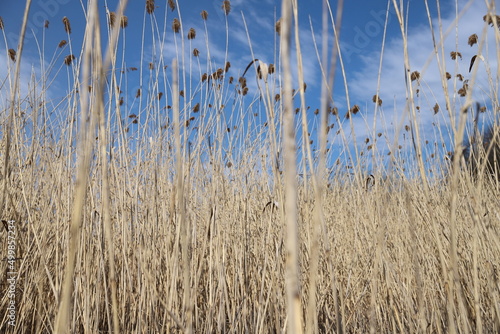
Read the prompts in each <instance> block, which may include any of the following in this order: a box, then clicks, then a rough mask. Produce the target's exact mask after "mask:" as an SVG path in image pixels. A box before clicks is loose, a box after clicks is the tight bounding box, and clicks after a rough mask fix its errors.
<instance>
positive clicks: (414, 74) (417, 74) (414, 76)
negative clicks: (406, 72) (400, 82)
mask: <svg viewBox="0 0 500 334" xmlns="http://www.w3.org/2000/svg"><path fill="white" fill-rule="evenodd" d="M410 79H411V81H415V80H418V79H420V72H419V71H413V72H411V75H410Z"/></svg>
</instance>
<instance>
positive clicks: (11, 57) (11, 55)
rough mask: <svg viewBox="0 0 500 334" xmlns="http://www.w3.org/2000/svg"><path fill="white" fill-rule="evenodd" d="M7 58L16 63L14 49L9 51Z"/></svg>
mask: <svg viewBox="0 0 500 334" xmlns="http://www.w3.org/2000/svg"><path fill="white" fill-rule="evenodd" d="M9 58H10V60H12V61H13V62H15V61H16V50H14V49H9Z"/></svg>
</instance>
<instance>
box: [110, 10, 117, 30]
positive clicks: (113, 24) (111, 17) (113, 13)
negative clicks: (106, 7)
mask: <svg viewBox="0 0 500 334" xmlns="http://www.w3.org/2000/svg"><path fill="white" fill-rule="evenodd" d="M115 21H116V14H115V12H109V25H110V26H112V27H114V26H115Z"/></svg>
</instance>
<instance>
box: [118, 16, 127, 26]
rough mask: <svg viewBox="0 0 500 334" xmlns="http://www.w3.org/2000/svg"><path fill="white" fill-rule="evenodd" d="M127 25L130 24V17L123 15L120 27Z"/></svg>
mask: <svg viewBox="0 0 500 334" xmlns="http://www.w3.org/2000/svg"><path fill="white" fill-rule="evenodd" d="M127 26H128V17H126V16H125V15H123V16H122V18H121V20H120V28H127Z"/></svg>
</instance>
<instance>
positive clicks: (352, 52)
mask: <svg viewBox="0 0 500 334" xmlns="http://www.w3.org/2000/svg"><path fill="white" fill-rule="evenodd" d="M398 2H399V1H398ZM117 3H118V1H117V0H110V1H99V8H100V14H101V19H102V27H103V28H105V27H106V22H105V21H104V20H105V17H106V16H105V13H106V8H109V10H111V11H115V10H116V6H117ZM298 3H299V28H300V40H301V46H302V52H303V60H304V69H305V82H306V83H307V87H308V88H307V91H306V105H307V106H310V110H309V111H308V119H309V122H310V125H309V126H310V129H309V131H310V132H311V133H313V138H314V134H315V128H316V127H317V122H318V119H319V117H317V116H315V115H314V114H313V113H312V111H313V110H315V109H316V108H319V107H320V106H319V92H320V89H321V74H320V67H319V65H318V60H317V56H316V52H315V46H314V42H313V38H312V35H313V32H312V31H311V25H312V29H313V30H314V35H315V36H316V42H317V43H318V44H320V43H321V17H322V1H320V0H315V1H301V0H299V1H298ZM457 3H458V8H455V1H451V0H444V1H441V2H440V5H441V16H442V22H441V23H442V26H443V31H447V30H448V29H449V34H448V35H447V37H446V39H445V41H444V52H445V55H446V57H445V59H446V68H447V71H448V72H450V73H451V74H452V75H453V78H452V79H451V80H450V81H449V84H450V85H451V86H453V85H456V86H457V87H460V86H461V85H462V82H460V81H459V80H458V79H456V77H455V74H456V73H461V74H463V76H464V77H465V78H466V79H468V78H470V74H469V73H468V67H469V61H470V58H471V57H472V56H473V55H474V54H476V53H477V45H475V46H473V47H470V46H469V45H467V39H468V37H469V36H470V35H471V34H473V33H477V34H478V35H479V36H480V38H481V37H482V36H483V35H482V31H483V28H484V22H483V20H482V17H483V15H485V14H486V12H487V10H486V7H485V4H484V1H468V2H467V1H463V0H460V1H458V2H457ZM221 4H222V1H219V0H217V1H213V0H211V1H195V0H187V1H179V8H178V9H176V10H174V11H173V12H172V11H171V10H170V9H169V8H168V6H167V1H166V0H161V1H158V0H156V6H157V8H156V10H155V12H154V15H148V14H145V10H144V9H145V1H142V0H130V1H129V5H128V7H127V10H126V15H127V17H128V27H127V28H126V29H124V30H123V35H122V39H121V41H120V43H121V44H120V45H121V46H123V45H125V50H126V51H125V53H123V54H120V56H119V58H122V57H123V61H124V67H127V68H130V67H137V68H139V69H141V68H142V70H143V71H144V73H146V72H147V68H148V64H149V62H154V63H157V64H160V63H162V64H164V65H170V63H171V60H172V59H173V58H174V57H180V54H181V53H182V51H179V50H180V45H181V44H180V38H178V37H173V34H172V30H171V24H172V20H173V19H174V18H178V17H181V18H182V27H183V32H184V34H187V32H188V30H189V29H190V28H194V29H196V32H197V37H196V38H195V39H193V40H191V41H188V40H185V43H186V44H185V51H184V52H185V55H186V58H190V59H192V57H190V55H191V52H192V49H193V48H198V49H199V50H200V59H206V52H207V48H206V39H205V32H204V31H205V28H204V21H203V20H202V19H201V17H200V12H201V11H202V10H206V11H207V12H208V20H207V21H206V24H207V31H208V41H209V42H208V43H209V50H210V54H211V60H212V62H211V66H212V67H211V68H210V69H208V70H210V71H212V70H215V69H216V68H218V67H224V61H225V54H226V44H225V38H226V17H225V15H224V14H223V12H222V10H221ZM85 5H86V4H85V3H83V4H82V3H81V2H80V1H76V0H34V1H33V4H32V9H31V12H30V19H29V25H28V32H27V37H26V44H25V53H24V55H23V63H22V64H23V67H22V82H23V85H22V86H23V87H24V89H26V90H27V89H28V88H27V83H28V82H29V78H30V76H31V74H32V73H35V75H37V76H40V70H39V68H40V64H41V63H44V64H45V65H48V64H49V63H50V62H51V59H54V58H56V59H57V61H54V64H55V65H54V68H53V69H52V70H51V72H50V73H52V74H51V75H52V76H53V77H54V79H55V80H54V82H53V83H52V85H51V87H50V89H49V91H48V95H49V97H51V98H52V99H54V101H57V99H59V100H60V99H63V98H64V96H66V94H68V92H69V88H68V87H69V86H68V81H71V80H70V79H68V75H67V72H66V71H67V69H66V67H65V66H64V65H63V64H62V63H63V62H62V60H63V59H64V57H65V56H66V55H68V54H70V53H73V54H75V55H76V56H77V57H78V56H79V54H80V49H79V48H80V47H81V44H82V40H83V31H84V26H85V16H84V14H83V8H84V6H85ZM280 6H281V1H272V0H262V1H257V0H237V1H236V0H235V1H231V7H232V9H231V13H230V14H229V15H228V17H227V20H228V21H227V23H228V27H229V43H228V48H227V53H228V57H227V60H229V61H230V62H231V68H230V70H229V72H228V76H229V75H231V76H234V77H235V78H238V77H239V76H241V74H242V72H243V71H244V69H245V68H246V66H247V64H248V63H249V62H250V61H251V60H252V58H253V57H255V58H258V59H260V60H262V61H264V62H266V63H275V62H277V57H278V56H277V52H276V50H277V49H276V43H277V41H278V40H277V35H276V33H275V22H276V20H277V18H279V16H280ZM404 6H405V12H406V10H408V41H409V48H408V49H409V57H410V64H411V69H412V70H418V71H419V72H421V79H420V81H419V85H418V87H417V86H415V87H414V90H415V91H416V89H418V90H419V94H418V96H417V101H416V104H417V105H418V106H419V107H420V111H419V113H418V119H419V123H420V127H421V131H422V133H423V140H422V142H425V141H426V140H427V141H428V142H431V143H434V142H437V141H443V140H444V142H445V143H446V145H445V146H446V147H444V148H440V149H437V148H435V147H434V148H426V151H425V153H426V155H430V154H435V155H438V156H441V157H442V156H443V155H444V153H445V152H446V151H448V150H450V144H449V140H450V137H451V132H452V131H451V130H450V117H449V115H448V114H447V113H446V112H445V108H444V98H443V93H442V92H443V89H442V87H441V82H440V79H439V71H438V68H437V63H436V60H435V56H433V45H432V38H431V33H430V29H429V22H428V18H427V14H426V9H425V5H424V1H421V0H410V1H405V2H404ZM429 6H430V11H431V15H432V19H433V25H434V29H435V30H436V33H437V29H438V21H437V15H436V13H437V11H436V3H435V1H429ZM332 7H333V10H334V11H335V9H336V3H335V2H332ZM386 9H387V2H386V1H371V0H370V1H369V0H359V1H345V7H344V15H343V21H342V30H341V49H342V60H343V64H344V67H345V73H346V81H347V86H348V89H349V99H350V105H351V106H352V105H354V104H358V105H359V106H360V108H361V111H360V112H359V113H358V114H357V115H355V116H354V117H353V118H352V121H353V128H354V133H355V135H353V134H352V132H351V129H350V124H349V121H348V120H345V119H344V117H343V116H344V115H345V113H346V111H347V110H348V105H347V99H346V93H345V88H344V82H343V78H342V76H341V72H340V68H339V69H338V70H337V76H336V85H335V90H334V98H335V104H336V106H337V107H338V109H339V114H340V116H341V122H340V123H341V124H335V126H334V130H338V129H339V128H340V127H342V128H343V129H344V131H345V133H346V138H347V141H348V145H349V147H350V148H352V147H354V142H356V145H357V146H358V148H359V149H360V150H363V149H364V148H366V144H365V140H366V139H367V138H368V139H369V143H373V142H374V141H377V144H376V147H377V148H378V149H379V150H380V151H381V152H384V153H385V152H386V151H389V150H392V149H393V147H392V146H393V145H394V143H395V138H396V139H397V144H401V145H402V146H408V145H409V141H408V140H405V138H406V139H407V138H408V135H407V134H406V135H405V134H404V126H405V125H407V124H409V121H408V113H407V112H405V104H406V88H405V78H404V67H403V47H402V38H401V31H400V28H399V23H398V20H397V17H396V15H395V10H394V8H393V7H392V1H391V6H390V7H389V14H388V20H389V21H388V26H387V35H386V39H385V49H384V56H383V59H382V70H381V73H382V75H381V77H380V93H379V96H380V98H381V99H382V100H383V101H384V102H383V105H382V107H380V108H378V109H377V110H375V105H374V103H373V102H372V96H373V95H374V94H375V93H376V92H377V83H378V72H379V65H380V56H381V47H382V42H383V32H384V29H383V28H384V20H385V19H386ZM178 10H180V13H181V15H180V16H179V13H178ZM497 10H498V9H497ZM23 11H24V3H23V2H22V1H2V2H1V3H0V16H1V17H2V18H3V21H4V26H5V29H4V31H5V34H6V43H7V44H8V47H7V48H15V45H16V43H17V34H18V31H19V30H20V26H21V22H22V14H23ZM462 11H463V13H462ZM456 12H459V13H461V14H463V15H462V16H461V18H460V20H459V23H458V25H456V24H455V23H456V22H455V18H456ZM64 16H67V17H68V18H69V20H70V22H71V27H72V33H71V43H70V45H67V46H65V47H64V48H58V46H57V45H58V44H59V42H60V41H61V40H63V39H64V40H68V35H67V34H66V33H65V31H64V29H63V23H62V18H63V17H64ZM243 19H244V20H245V21H246V24H247V27H248V34H249V38H250V40H251V46H252V50H253V53H254V56H253V57H252V54H251V49H250V47H249V42H248V38H247V32H246V29H245V25H244V24H243ZM45 20H48V21H49V22H50V23H49V27H48V28H47V29H45V28H44V22H45ZM164 26H165V27H166V28H165V29H164ZM493 29H494V28H491V27H488V28H486V29H485V30H484V31H486V35H484V37H485V41H486V42H485V43H486V44H485V47H486V46H487V48H485V49H484V50H483V54H484V58H485V59H486V62H484V63H481V64H479V65H478V76H477V86H476V87H475V88H474V90H475V93H474V98H475V99H476V100H478V101H479V102H481V104H485V105H488V106H489V105H491V102H490V101H491V97H492V95H494V94H496V96H498V80H499V75H498V57H497V52H498V35H497V37H495V34H494V30H493ZM164 32H165V34H164ZM331 35H332V31H331V29H330V42H331V40H332V38H331ZM143 36H144V38H143ZM436 38H437V40H438V42H439V36H437V37H436ZM123 43H125V44H123ZM143 45H144V47H143ZM318 48H320V52H321V45H318ZM40 50H43V51H40ZM451 51H459V52H461V54H462V56H463V59H462V60H460V59H459V60H458V61H453V60H452V59H451V58H450V57H449V52H451ZM40 54H44V57H45V58H44V59H43V60H41V57H40ZM294 58H295V57H294ZM141 59H143V60H142V63H141ZM192 61H193V63H189V61H187V62H186V65H185V66H186V69H187V68H188V67H187V66H191V67H190V70H189V71H190V72H189V73H192V75H191V78H192V84H193V85H195V86H196V79H195V78H198V77H199V75H200V73H201V72H200V70H199V69H197V66H198V65H197V64H196V63H195V62H194V60H192ZM0 64H8V61H7V56H6V45H5V42H3V41H2V42H0ZM188 64H191V65H188ZM486 65H487V66H486ZM207 66H208V65H207V64H206V63H203V62H202V64H201V71H202V72H203V71H204V70H207ZM208 70H207V71H208ZM488 71H489V72H490V73H491V77H492V79H493V84H491V83H489V81H488ZM6 75H7V67H6V66H4V65H2V66H0V79H1V80H2V81H3V80H4V78H5V77H6ZM127 75H128V76H127V81H126V91H127V92H126V93H125V95H126V96H125V108H127V110H129V111H130V112H132V111H133V110H134V108H135V107H137V104H136V102H134V95H135V92H136V91H137V88H138V87H139V86H140V85H139V84H138V82H139V77H140V75H141V74H140V71H136V72H130V73H128V74H127ZM246 76H247V78H248V86H249V88H250V92H251V93H250V94H256V95H258V89H257V84H256V80H255V79H254V78H255V76H253V77H252V76H251V75H249V74H247V75H246ZM294 77H295V80H296V73H294ZM193 80H194V81H193ZM144 85H146V80H145V79H144V81H143V86H144ZM164 85H165V88H166V87H167V86H168V83H164ZM415 85H417V84H416V83H415ZM294 86H297V84H295V85H294ZM8 92H9V91H8V89H6V86H4V87H3V88H2V89H0V103H1V104H2V105H4V104H5V101H6V99H7V97H8ZM451 93H452V100H453V101H454V107H455V108H456V110H458V109H459V106H460V105H461V103H463V98H460V97H458V96H457V95H456V94H454V93H453V91H451ZM227 96H228V97H229V96H230V94H229V93H228V95H227ZM497 101H498V98H497ZM436 103H438V104H439V106H440V110H441V111H440V112H439V113H438V114H436V115H434V112H433V111H432V108H433V106H434V105H435V104H436ZM54 105H57V102H54ZM456 110H455V111H456ZM330 123H337V121H336V120H335V119H331V120H330ZM400 132H401V134H400V135H398V136H397V137H396V133H400ZM335 133H336V131H330V134H329V142H330V145H331V147H332V152H336V153H337V154H340V153H341V152H339V151H338V150H336V149H335V148H336V147H339V146H343V145H341V144H339V143H340V142H341V139H340V136H337V135H336V134H335ZM378 133H382V134H383V136H382V137H380V138H379V137H378ZM314 139H315V138H314ZM354 139H356V140H354ZM315 141H316V140H315ZM400 142H401V143H400Z"/></svg>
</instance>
